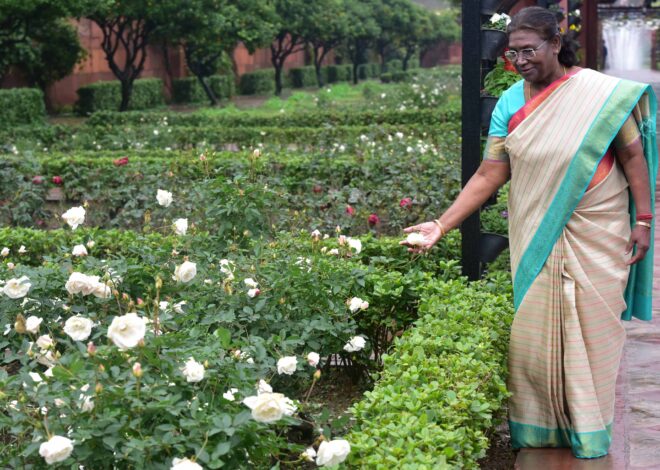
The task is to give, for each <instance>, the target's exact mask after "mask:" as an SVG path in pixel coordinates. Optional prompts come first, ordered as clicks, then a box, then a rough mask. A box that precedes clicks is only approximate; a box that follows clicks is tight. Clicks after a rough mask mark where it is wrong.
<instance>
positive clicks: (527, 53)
mask: <svg viewBox="0 0 660 470" xmlns="http://www.w3.org/2000/svg"><path fill="white" fill-rule="evenodd" d="M546 42H548V40H547V39H546V40H545V41H543V42H542V43H541V44H539V45H538V46H536V47H535V48H533V49H532V48H529V49H521V50H519V51H511V50H509V51H506V52H505V53H504V57H506V58H507V59H509V60H510V61H511V62H516V61H517V60H518V54H520V57H522V58H523V59H524V60H529V59H533V58H534V57H536V51H538V50H539V49H541V48H542V47H543V46H545V43H546Z"/></svg>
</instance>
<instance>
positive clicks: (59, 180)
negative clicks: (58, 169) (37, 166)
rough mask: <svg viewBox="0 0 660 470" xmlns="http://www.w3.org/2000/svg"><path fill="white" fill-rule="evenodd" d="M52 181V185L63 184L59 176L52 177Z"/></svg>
mask: <svg viewBox="0 0 660 470" xmlns="http://www.w3.org/2000/svg"><path fill="white" fill-rule="evenodd" d="M52 181H53V184H57V185H60V184H62V183H64V180H63V179H62V177H61V176H53V180H52Z"/></svg>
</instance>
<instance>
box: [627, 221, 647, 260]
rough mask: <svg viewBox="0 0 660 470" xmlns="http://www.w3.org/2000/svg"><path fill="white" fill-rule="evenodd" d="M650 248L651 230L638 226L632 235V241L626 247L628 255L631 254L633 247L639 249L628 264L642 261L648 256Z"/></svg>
mask: <svg viewBox="0 0 660 470" xmlns="http://www.w3.org/2000/svg"><path fill="white" fill-rule="evenodd" d="M649 246H651V229H649V228H648V227H642V226H640V225H636V226H635V227H634V228H633V229H632V232H631V233H630V240H628V245H626V254H628V253H630V251H631V250H632V249H633V247H636V248H637V249H636V250H635V254H634V255H633V257H632V258H630V259H629V260H628V262H627V263H626V264H628V265H630V264H635V263H638V262H640V261H642V260H643V259H644V257H645V256H646V252H647V251H649Z"/></svg>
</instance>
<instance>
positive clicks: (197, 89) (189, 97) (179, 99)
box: [172, 75, 235, 103]
mask: <svg viewBox="0 0 660 470" xmlns="http://www.w3.org/2000/svg"><path fill="white" fill-rule="evenodd" d="M206 80H207V83H208V85H209V87H210V88H211V90H212V91H213V93H214V94H215V96H216V98H218V99H229V98H231V97H232V96H233V95H234V93H235V89H234V88H235V86H234V77H232V76H229V75H212V76H210V77H207V78H206ZM172 101H173V102H174V103H201V102H205V101H208V97H207V96H206V93H205V92H204V89H203V88H202V85H200V83H199V80H198V79H197V77H186V78H178V79H175V80H174V81H173V82H172Z"/></svg>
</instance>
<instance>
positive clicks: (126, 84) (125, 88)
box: [119, 79, 133, 112]
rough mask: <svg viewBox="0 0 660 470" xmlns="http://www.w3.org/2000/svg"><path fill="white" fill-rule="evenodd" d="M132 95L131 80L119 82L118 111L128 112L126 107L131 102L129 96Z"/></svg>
mask: <svg viewBox="0 0 660 470" xmlns="http://www.w3.org/2000/svg"><path fill="white" fill-rule="evenodd" d="M132 94H133V80H131V79H123V80H122V81H121V104H120V105H119V111H122V112H123V111H128V105H129V103H130V102H131V95H132Z"/></svg>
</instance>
